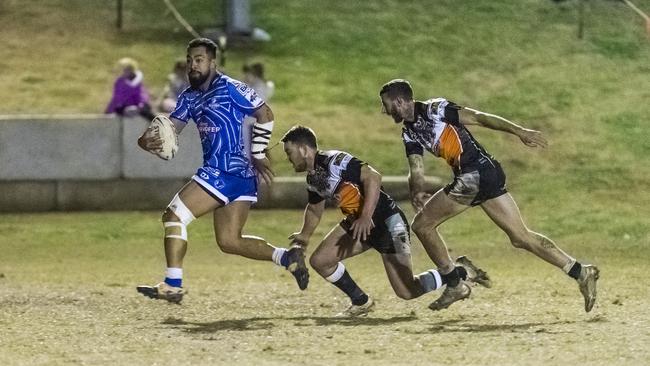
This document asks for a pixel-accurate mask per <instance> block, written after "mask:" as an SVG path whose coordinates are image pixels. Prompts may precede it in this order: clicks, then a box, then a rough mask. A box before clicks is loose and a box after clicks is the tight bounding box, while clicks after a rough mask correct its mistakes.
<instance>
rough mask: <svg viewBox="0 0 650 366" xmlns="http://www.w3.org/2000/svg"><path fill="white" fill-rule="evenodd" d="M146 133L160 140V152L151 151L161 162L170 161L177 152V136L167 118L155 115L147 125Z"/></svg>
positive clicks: (172, 124)
mask: <svg viewBox="0 0 650 366" xmlns="http://www.w3.org/2000/svg"><path fill="white" fill-rule="evenodd" d="M147 133H148V134H151V135H154V136H158V137H159V138H160V139H161V140H162V147H161V148H160V150H155V151H152V153H154V154H156V155H157V156H158V157H159V158H161V159H163V160H171V159H173V158H174V156H175V155H176V152H177V151H178V135H177V134H176V128H175V127H174V123H173V122H172V121H171V120H170V119H169V118H167V116H165V115H162V114H159V115H157V116H156V117H155V118H154V119H153V120H152V121H151V124H150V125H149V128H148V129H147Z"/></svg>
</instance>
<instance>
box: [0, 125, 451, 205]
mask: <svg viewBox="0 0 650 366" xmlns="http://www.w3.org/2000/svg"><path fill="white" fill-rule="evenodd" d="M147 125H148V122H147V121H145V120H143V119H140V118H131V119H119V118H114V117H110V116H104V115H89V116H21V117H15V116H0V212H23V211H28V212H36V211H53V210H152V209H154V210H155V209H162V208H164V207H165V206H166V205H167V203H168V202H169V201H170V200H171V198H172V196H173V194H174V193H175V192H176V191H178V190H179V189H180V188H181V187H182V186H183V185H184V184H185V183H186V182H187V181H188V179H189V177H191V176H192V175H193V174H194V172H195V170H196V169H197V167H199V166H200V165H201V162H202V151H201V145H200V144H199V143H197V142H198V138H199V137H198V131H197V129H196V126H195V124H193V123H190V124H188V125H187V127H185V129H184V130H183V133H182V134H181V135H180V142H179V152H178V154H177V155H176V157H175V158H174V159H173V160H171V161H164V160H161V159H159V158H158V157H156V156H154V155H152V154H146V153H143V152H142V151H141V150H140V148H138V146H137V145H136V141H137V138H138V136H139V135H140V134H141V133H142V131H144V129H145V128H146V126H147ZM428 179H429V183H430V184H431V186H432V189H433V188H434V187H439V186H440V184H441V182H440V181H439V180H438V179H437V178H434V177H430V178H428ZM383 184H384V188H385V189H386V191H387V192H388V193H389V194H391V195H392V196H393V197H395V198H396V199H400V200H401V199H407V198H408V185H407V183H406V178H405V177H384V182H383ZM259 198H260V201H259V203H258V204H257V205H256V207H259V208H301V207H304V205H305V204H306V202H307V194H306V191H305V182H304V178H303V177H276V180H275V182H274V184H273V186H272V187H271V188H270V189H266V188H265V189H262V190H261V191H260V197H259Z"/></svg>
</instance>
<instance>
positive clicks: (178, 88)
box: [157, 59, 190, 114]
mask: <svg viewBox="0 0 650 366" xmlns="http://www.w3.org/2000/svg"><path fill="white" fill-rule="evenodd" d="M189 86H190V83H189V81H188V80H187V61H185V60H184V59H179V60H177V61H176V63H175V64H174V70H173V72H172V73H171V74H169V75H167V84H166V85H165V88H164V89H163V91H162V93H161V95H160V97H159V98H158V103H157V105H158V109H160V111H161V112H163V113H167V114H169V113H171V112H173V111H174V108H176V101H177V100H178V96H179V95H181V93H182V92H183V90H185V89H187V88H188V87H189Z"/></svg>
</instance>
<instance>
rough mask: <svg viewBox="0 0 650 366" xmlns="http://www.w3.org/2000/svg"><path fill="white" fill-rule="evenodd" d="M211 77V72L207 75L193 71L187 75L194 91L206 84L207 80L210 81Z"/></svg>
mask: <svg viewBox="0 0 650 366" xmlns="http://www.w3.org/2000/svg"><path fill="white" fill-rule="evenodd" d="M209 76H210V72H209V71H208V72H206V73H205V74H203V73H201V72H200V71H197V70H191V71H190V72H188V73H187V79H188V80H189V82H190V86H191V87H192V89H198V88H199V87H200V86H201V85H203V83H205V81H206V80H208V77H209Z"/></svg>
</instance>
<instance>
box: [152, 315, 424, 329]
mask: <svg viewBox="0 0 650 366" xmlns="http://www.w3.org/2000/svg"><path fill="white" fill-rule="evenodd" d="M417 319H418V318H417V317H416V316H414V315H411V316H396V317H392V318H372V317H368V318H335V317H310V316H300V317H274V318H273V317H269V318H258V317H253V318H248V319H224V320H218V321H214V322H207V323H198V322H186V321H184V320H182V319H176V318H167V319H165V320H164V321H163V322H162V323H161V324H163V325H171V326H175V327H179V328H182V329H183V330H185V331H186V332H188V333H215V332H219V331H224V330H235V331H247V330H260V329H269V328H273V327H275V322H278V321H279V322H286V321H294V322H295V323H294V324H293V325H294V326H296V327H312V326H329V325H342V326H358V325H367V326H384V325H391V324H397V323H403V322H410V321H414V320H417Z"/></svg>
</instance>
